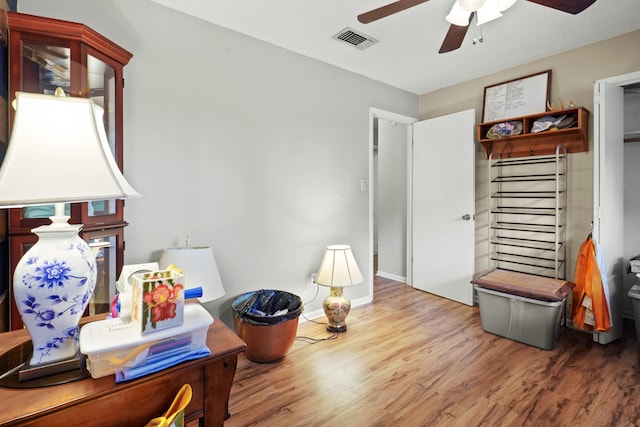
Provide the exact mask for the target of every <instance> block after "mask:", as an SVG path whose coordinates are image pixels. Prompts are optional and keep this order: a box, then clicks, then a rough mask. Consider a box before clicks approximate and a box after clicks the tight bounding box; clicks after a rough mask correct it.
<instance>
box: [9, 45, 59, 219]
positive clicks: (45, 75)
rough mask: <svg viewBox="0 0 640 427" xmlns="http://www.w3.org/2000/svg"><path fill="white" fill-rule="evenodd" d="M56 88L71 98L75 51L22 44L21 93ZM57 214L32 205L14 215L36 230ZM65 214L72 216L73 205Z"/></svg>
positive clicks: (39, 91)
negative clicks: (73, 52)
mask: <svg viewBox="0 0 640 427" xmlns="http://www.w3.org/2000/svg"><path fill="white" fill-rule="evenodd" d="M56 88H61V89H63V90H64V92H65V94H66V95H67V96H70V95H71V93H70V92H71V49H70V48H69V47H68V46H64V43H63V42H62V41H61V43H60V45H55V44H51V43H47V44H42V43H38V42H34V41H25V42H24V43H23V44H22V79H21V91H23V92H30V93H43V94H47V95H53V94H54V93H55V91H56ZM13 113H14V111H13V110H12V111H11V114H13ZM14 211H17V210H15V209H14ZM53 211H54V207H53V205H45V206H28V207H24V208H22V210H21V212H20V211H18V212H17V213H14V216H15V215H18V218H17V220H18V221H19V224H20V225H22V226H25V227H36V226H38V225H42V224H46V223H48V218H49V217H50V216H51V215H53ZM65 213H66V215H71V206H70V205H69V204H67V205H66V208H65Z"/></svg>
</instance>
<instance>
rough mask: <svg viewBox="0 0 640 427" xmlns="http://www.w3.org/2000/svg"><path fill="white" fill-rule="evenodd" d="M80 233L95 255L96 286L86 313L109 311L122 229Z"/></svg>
mask: <svg viewBox="0 0 640 427" xmlns="http://www.w3.org/2000/svg"><path fill="white" fill-rule="evenodd" d="M81 234H82V238H83V239H84V240H86V241H87V243H89V246H90V247H91V249H92V250H93V253H94V254H95V256H96V266H97V270H98V275H97V278H96V288H95V290H94V291H93V295H91V300H90V301H89V305H88V308H87V310H88V313H87V314H89V315H92V314H99V313H108V312H109V311H111V301H112V300H113V298H114V296H115V295H116V280H117V274H118V270H117V267H118V248H122V244H123V243H122V238H123V232H122V229H121V228H116V229H107V230H99V231H88V232H82V233H81ZM120 252H122V251H120Z"/></svg>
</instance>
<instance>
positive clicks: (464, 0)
mask: <svg viewBox="0 0 640 427" xmlns="http://www.w3.org/2000/svg"><path fill="white" fill-rule="evenodd" d="M484 2H485V0H456V3H457V4H458V5H459V6H460V7H461V8H462V10H464V11H467V12H475V11H476V10H478V9H480V8H481V7H482V6H483V5H484ZM454 6H455V5H454Z"/></svg>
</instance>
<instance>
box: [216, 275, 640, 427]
mask: <svg viewBox="0 0 640 427" xmlns="http://www.w3.org/2000/svg"><path fill="white" fill-rule="evenodd" d="M347 292H348V290H347ZM318 320H322V321H324V318H323V319H318ZM626 322H628V324H627V323H625V331H626V332H625V336H624V338H623V339H622V340H620V341H617V342H614V343H611V344H608V345H605V346H603V345H600V344H597V343H594V342H593V341H592V339H591V336H590V335H588V334H585V333H583V332H579V331H575V330H571V329H566V328H565V329H563V331H562V333H561V335H560V339H559V340H558V341H557V342H556V344H555V347H554V349H553V350H551V351H547V350H541V349H538V348H535V347H532V346H528V345H525V344H521V343H518V342H515V341H511V340H509V339H506V338H501V337H498V336H495V335H493V334H490V333H487V332H484V331H483V330H482V327H481V325H480V313H479V309H478V307H468V306H465V305H461V304H458V303H455V302H452V301H449V300H446V299H443V298H439V297H436V296H433V295H431V294H428V293H425V292H422V291H418V290H414V289H412V288H410V287H408V286H407V285H405V284H403V283H399V282H394V281H391V280H387V279H382V278H376V283H375V302H374V303H373V304H370V305H367V306H364V307H358V308H355V309H353V310H352V311H351V313H350V314H349V317H348V319H347V323H348V331H347V332H345V333H342V334H339V335H338V338H337V339H335V340H329V341H322V342H318V343H315V344H310V343H309V342H308V341H307V340H303V339H298V340H296V343H295V344H294V346H293V348H292V349H291V351H290V352H289V353H288V354H287V356H286V357H285V358H284V359H283V360H282V361H280V362H277V363H270V364H259V363H254V362H250V361H248V360H247V359H246V358H245V357H244V356H243V355H241V356H240V357H239V360H238V368H237V372H236V376H235V381H234V384H233V387H232V389H231V397H230V400H229V412H230V413H231V418H230V419H228V420H227V421H226V423H225V426H227V427H234V426H348V427H350V426H355V427H360V426H381V427H382V426H384V427H387V426H403V427H404V426H408V427H411V426H465V427H466V426H637V425H640V367H639V366H640V363H639V361H640V351H638V347H637V343H636V337H635V328H634V322H633V321H630V322H629V321H626ZM329 335H330V334H329V333H328V332H327V331H326V329H325V326H324V325H321V324H315V323H312V322H305V323H302V324H300V325H299V327H298V336H307V337H315V338H323V337H327V336H329Z"/></svg>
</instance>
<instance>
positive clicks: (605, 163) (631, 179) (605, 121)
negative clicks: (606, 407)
mask: <svg viewBox="0 0 640 427" xmlns="http://www.w3.org/2000/svg"><path fill="white" fill-rule="evenodd" d="M639 87H640V72H635V73H630V74H625V75H622V76H617V77H611V78H608V79H603V80H598V81H596V82H595V85H594V111H595V116H594V159H593V237H594V240H595V241H596V242H597V243H598V245H599V247H600V248H601V249H602V252H603V253H604V254H605V262H606V265H605V267H604V268H603V270H604V271H603V274H605V275H606V278H607V282H608V288H609V301H610V312H611V316H612V328H611V329H610V330H609V331H607V332H594V333H593V340H594V341H596V342H598V343H600V344H607V343H609V342H611V341H613V340H616V339H618V338H620V337H621V336H622V332H623V331H622V318H623V317H633V316H632V314H631V311H632V310H631V308H632V306H631V300H630V298H629V296H628V295H627V293H628V291H629V289H630V287H631V286H632V285H633V284H634V283H635V280H636V278H635V275H633V276H632V275H629V274H627V272H626V265H627V264H628V262H629V259H630V258H631V257H633V256H637V255H638V254H639V253H640V235H639V234H638V233H637V231H636V230H637V228H638V227H639V226H640V220H639V219H638V217H640V206H638V202H637V200H638V195H639V194H638V193H639V191H638V189H637V186H636V183H637V181H638V179H640V173H639V172H637V171H638V167H637V165H638V163H639V162H640V150H638V144H639V142H638V141H636V139H638V140H640V138H636V137H637V136H639V135H640V96H639V95H640V92H638V88H639Z"/></svg>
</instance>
